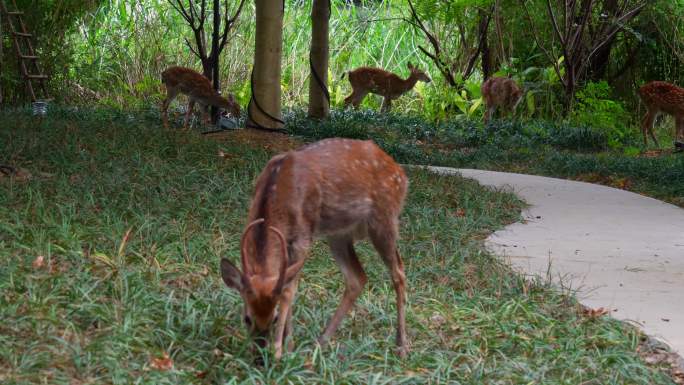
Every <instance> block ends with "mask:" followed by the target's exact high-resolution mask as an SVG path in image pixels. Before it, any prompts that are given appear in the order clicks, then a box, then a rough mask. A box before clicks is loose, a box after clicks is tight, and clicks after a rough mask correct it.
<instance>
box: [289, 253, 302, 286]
mask: <svg viewBox="0 0 684 385" xmlns="http://www.w3.org/2000/svg"><path fill="white" fill-rule="evenodd" d="M305 261H306V258H301V259H300V260H299V261H297V262H295V263H293V264H292V265H290V266H288V267H287V270H285V286H287V285H289V284H290V283H291V282H292V280H293V279H294V278H295V277H296V276H297V273H299V272H300V271H301V270H302V267H304V262H305Z"/></svg>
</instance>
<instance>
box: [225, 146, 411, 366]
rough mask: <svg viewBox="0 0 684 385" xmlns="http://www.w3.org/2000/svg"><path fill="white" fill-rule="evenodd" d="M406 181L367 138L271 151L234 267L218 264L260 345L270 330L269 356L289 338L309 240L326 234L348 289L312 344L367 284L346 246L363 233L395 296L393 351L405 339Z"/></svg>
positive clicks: (329, 332)
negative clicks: (402, 218)
mask: <svg viewBox="0 0 684 385" xmlns="http://www.w3.org/2000/svg"><path fill="white" fill-rule="evenodd" d="M407 188H408V179H407V177H406V174H405V173H404V170H403V169H402V168H401V166H399V165H398V164H397V163H396V162H395V161H394V160H393V159H392V158H391V157H390V156H389V155H387V154H386V153H385V152H384V151H382V150H381V149H380V148H379V147H378V146H377V145H375V144H374V143H373V142H372V141H360V140H350V139H327V140H323V141H320V142H317V143H314V144H310V145H308V146H304V147H302V148H300V149H298V150H295V151H290V152H287V153H284V154H280V155H277V156H275V157H273V158H272V159H271V160H270V161H269V162H268V164H267V165H266V168H265V169H264V170H263V171H262V173H261V174H260V175H259V177H258V179H257V182H256V188H255V192H254V196H253V200H252V203H251V206H250V210H249V215H248V225H247V226H246V228H245V230H244V233H243V234H242V239H241V246H240V250H241V265H242V268H241V270H240V269H238V268H237V267H236V266H235V265H233V264H232V263H231V262H229V261H228V260H227V259H222V260H221V276H222V278H223V281H224V282H225V284H226V285H227V286H228V287H230V288H232V289H235V290H237V291H238V292H239V293H240V296H241V297H242V299H243V301H244V322H245V324H246V326H247V328H248V329H249V330H250V332H251V334H252V337H253V339H254V341H255V342H256V343H257V344H258V345H259V346H260V347H265V346H266V344H267V338H268V336H269V333H270V332H271V329H272V328H273V327H275V330H274V335H273V345H274V350H275V357H276V359H278V358H280V357H281V355H282V349H283V345H284V343H285V340H286V338H287V337H288V336H290V342H289V344H288V346H289V348H290V349H291V348H292V346H293V344H292V340H291V338H292V306H293V301H294V297H295V293H296V291H297V282H298V276H299V275H300V272H301V270H302V267H303V265H304V262H305V261H306V259H307V256H308V253H309V248H310V247H311V244H312V242H313V241H314V239H315V238H317V237H324V238H327V241H328V244H329V246H330V250H331V252H332V256H333V258H334V259H335V262H336V263H337V265H338V266H339V268H340V270H341V272H342V275H343V276H344V280H345V284H346V288H345V291H344V295H343V296H342V300H341V302H340V304H339V306H338V308H337V311H336V312H335V314H334V315H333V316H332V318H331V319H330V321H329V322H328V325H327V326H326V328H325V330H324V332H323V334H322V335H321V336H320V338H319V343H321V344H324V343H325V342H326V341H327V340H329V339H330V337H332V336H333V334H334V333H335V330H336V329H337V328H338V326H339V325H340V322H341V321H342V319H343V318H344V317H345V315H346V314H347V313H348V312H349V310H350V309H351V307H352V306H353V304H354V302H355V301H356V299H357V297H358V296H359V295H360V294H361V292H362V290H363V287H364V285H365V283H366V281H367V278H366V274H365V272H364V270H363V267H362V266H361V263H360V262H359V259H358V258H357V256H356V253H355V251H354V243H355V241H358V240H361V239H364V238H366V237H368V238H370V240H371V242H372V244H373V246H374V247H375V249H376V250H377V252H378V253H379V254H380V257H381V258H382V260H383V262H384V263H385V265H386V266H387V267H388V269H389V272H390V276H391V279H392V283H393V286H394V290H395V292H396V301H397V337H396V338H397V345H398V353H399V355H400V356H402V357H404V356H405V355H406V354H407V352H408V349H409V344H408V339H407V335H406V322H405V316H404V314H405V302H406V277H405V275H404V264H403V262H402V259H401V257H400V255H399V251H398V249H397V240H398V238H399V232H398V230H399V214H400V212H401V210H402V207H403V204H404V198H405V196H406V191H407Z"/></svg>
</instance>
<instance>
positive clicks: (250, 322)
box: [244, 315, 252, 326]
mask: <svg viewBox="0 0 684 385" xmlns="http://www.w3.org/2000/svg"><path fill="white" fill-rule="evenodd" d="M244 321H245V325H247V326H252V318H251V317H250V316H248V315H245V318H244Z"/></svg>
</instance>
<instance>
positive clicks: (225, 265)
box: [221, 258, 245, 291]
mask: <svg viewBox="0 0 684 385" xmlns="http://www.w3.org/2000/svg"><path fill="white" fill-rule="evenodd" d="M221 278H223V282H224V283H225V284H226V286H228V287H229V288H231V289H235V290H237V291H242V289H244V286H245V285H244V284H243V281H242V273H241V272H240V270H238V268H237V267H235V266H234V265H233V264H232V263H230V261H228V260H227V259H225V258H221Z"/></svg>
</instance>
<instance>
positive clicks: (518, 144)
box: [287, 111, 684, 207]
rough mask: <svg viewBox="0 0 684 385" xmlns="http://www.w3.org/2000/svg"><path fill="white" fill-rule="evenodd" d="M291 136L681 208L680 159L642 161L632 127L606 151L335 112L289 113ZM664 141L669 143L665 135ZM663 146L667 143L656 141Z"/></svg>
mask: <svg viewBox="0 0 684 385" xmlns="http://www.w3.org/2000/svg"><path fill="white" fill-rule="evenodd" d="M287 121H288V128H289V130H290V132H292V133H294V134H298V135H302V136H304V137H307V138H309V139H320V138H325V137H329V136H346V137H352V138H359V139H373V140H375V141H376V142H378V143H380V145H381V146H382V147H383V148H384V149H385V150H386V151H388V152H389V153H390V154H391V155H392V156H394V157H395V159H397V160H399V161H400V162H402V163H412V164H431V165H438V166H451V167H462V168H478V169H486V170H496V171H510V172H519V173H526V174H536V175H545V176H552V177H559V178H568V179H580V180H586V181H591V182H597V183H604V184H608V185H612V186H615V187H620V188H626V189H628V190H631V191H635V192H638V193H641V194H645V195H649V196H652V197H655V198H658V199H662V200H665V201H668V202H671V203H673V204H676V205H679V206H681V207H684V154H682V153H679V154H672V153H667V152H666V153H662V154H660V155H658V156H655V157H645V156H643V155H642V154H641V151H640V146H641V144H640V143H641V142H640V140H641V139H640V136H639V134H638V132H637V131H636V130H635V131H633V132H632V133H631V134H630V135H628V136H626V137H625V138H623V145H624V147H623V148H621V149H611V148H610V145H609V138H608V134H607V133H606V132H605V130H601V129H597V128H593V127H576V126H571V125H568V124H565V123H555V122H544V121H524V122H520V121H519V122H511V121H504V120H501V121H496V122H494V123H493V124H491V125H489V126H488V127H486V128H485V127H483V126H482V124H481V123H480V122H479V121H472V120H465V119H458V118H455V119H452V120H447V121H443V122H438V123H432V122H428V121H426V120H425V119H423V118H420V117H412V116H402V115H380V114H376V113H374V112H370V111H358V112H356V111H352V112H350V111H345V112H342V111H334V112H333V114H332V115H331V118H330V119H329V120H327V121H325V122H322V123H318V122H315V123H312V122H310V121H309V120H307V119H306V118H305V115H304V114H303V113H302V112H299V111H295V112H292V113H290V114H289V115H288V118H287ZM662 134H663V136H665V137H667V136H669V137H670V140H671V138H672V134H671V133H670V134H669V135H666V134H665V133H662ZM661 143H665V144H664V146H667V148H669V147H671V142H668V141H666V140H662V138H661Z"/></svg>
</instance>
